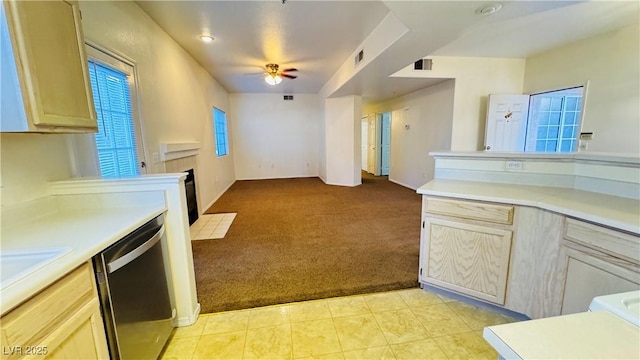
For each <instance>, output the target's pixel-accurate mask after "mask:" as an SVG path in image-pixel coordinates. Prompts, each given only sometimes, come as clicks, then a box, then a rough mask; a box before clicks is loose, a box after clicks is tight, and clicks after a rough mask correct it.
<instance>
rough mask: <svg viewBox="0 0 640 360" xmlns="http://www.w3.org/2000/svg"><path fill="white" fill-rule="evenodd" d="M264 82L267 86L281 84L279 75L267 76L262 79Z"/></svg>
mask: <svg viewBox="0 0 640 360" xmlns="http://www.w3.org/2000/svg"><path fill="white" fill-rule="evenodd" d="M264 81H265V82H266V83H267V84H269V85H278V84H280V83H281V82H282V78H281V77H280V75H271V74H267V76H265V77H264Z"/></svg>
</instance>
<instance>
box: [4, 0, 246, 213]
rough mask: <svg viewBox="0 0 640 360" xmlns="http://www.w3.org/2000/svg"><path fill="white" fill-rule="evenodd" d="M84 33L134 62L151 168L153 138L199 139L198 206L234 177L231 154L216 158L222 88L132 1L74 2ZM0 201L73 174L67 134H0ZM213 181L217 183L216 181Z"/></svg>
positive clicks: (39, 190) (35, 194) (153, 168)
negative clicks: (215, 120) (215, 116)
mask: <svg viewBox="0 0 640 360" xmlns="http://www.w3.org/2000/svg"><path fill="white" fill-rule="evenodd" d="M80 7H81V10H82V15H83V27H84V33H85V37H86V38H87V39H88V40H90V41H92V42H94V43H96V44H98V45H100V46H102V47H105V48H107V49H109V50H112V51H115V52H117V53H120V54H123V55H124V56H126V57H128V58H130V59H132V60H134V61H135V63H136V67H137V71H138V83H139V88H138V92H139V105H140V113H141V117H142V121H143V123H144V141H145V147H146V151H147V155H148V156H147V163H149V164H150V167H149V169H150V172H154V173H158V172H164V164H163V163H157V164H152V157H151V155H152V153H154V152H158V147H159V145H158V144H159V143H160V142H170V141H198V142H200V144H201V146H202V147H201V149H200V153H199V155H198V156H197V164H198V165H197V166H198V172H199V174H200V176H199V178H198V182H199V184H198V185H199V187H198V188H199V190H200V193H199V194H198V195H199V198H200V199H199V201H200V206H202V207H204V206H205V205H206V204H208V203H210V202H211V201H212V200H213V199H214V198H215V197H216V196H218V195H219V194H221V193H222V191H223V190H224V189H226V188H227V187H228V186H230V185H231V184H232V183H233V181H235V174H234V168H233V167H234V165H233V156H232V155H231V156H227V157H223V158H216V156H215V150H214V146H213V135H212V134H213V129H212V127H213V126H212V115H211V108H212V107H213V106H216V107H218V108H220V109H222V110H225V111H227V110H228V108H229V103H228V93H227V91H226V90H225V89H224V88H223V87H222V86H220V84H219V83H217V82H216V81H215V79H213V78H212V77H211V76H210V75H209V74H208V73H207V72H206V71H204V69H203V68H202V67H201V66H200V65H198V64H197V63H196V62H195V60H193V58H191V56H189V55H188V54H187V53H186V52H185V51H184V50H183V49H182V48H181V47H180V46H178V45H177V43H176V42H175V41H174V40H173V39H171V38H170V37H169V36H168V35H167V34H166V33H165V32H164V31H163V30H162V29H161V28H160V27H159V26H158V25H157V24H155V23H154V22H153V21H152V20H151V19H150V18H149V17H148V16H147V15H146V14H145V13H144V12H143V11H142V10H141V9H140V8H139V7H138V6H137V5H136V4H135V3H133V2H128V1H127V2H103V1H99V2H81V3H80ZM0 136H1V142H2V145H1V146H2V199H1V203H2V205H3V206H4V205H8V204H13V203H17V202H22V201H27V200H31V199H36V198H39V197H43V196H46V194H47V193H46V189H45V187H46V183H47V182H48V181H53V180H60V179H64V178H69V177H72V176H74V175H75V173H74V169H73V165H72V164H73V162H72V161H71V156H70V155H69V152H68V150H67V141H66V137H67V135H46V136H43V135H37V134H2V135H0ZM216 178H217V179H218V181H217V182H216V181H215V179H216Z"/></svg>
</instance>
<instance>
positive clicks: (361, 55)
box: [355, 49, 364, 65]
mask: <svg viewBox="0 0 640 360" xmlns="http://www.w3.org/2000/svg"><path fill="white" fill-rule="evenodd" d="M362 59H364V49H363V50H360V52H359V53H358V54H357V55H356V58H355V64H356V65H358V64H359V63H360V61H362Z"/></svg>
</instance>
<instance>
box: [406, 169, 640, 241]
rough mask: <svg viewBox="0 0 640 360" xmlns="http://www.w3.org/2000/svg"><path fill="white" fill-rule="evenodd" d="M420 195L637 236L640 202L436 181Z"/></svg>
mask: <svg viewBox="0 0 640 360" xmlns="http://www.w3.org/2000/svg"><path fill="white" fill-rule="evenodd" d="M417 192H418V193H419V194H423V195H434V196H445V197H452V198H459V199H469V200H478V201H489V202H498V203H508V204H514V205H523V206H533V207H538V208H541V209H545V210H549V211H553V212H557V213H560V214H564V215H567V216H571V217H576V218H579V219H583V220H586V221H590V222H594V223H598V224H601V225H605V226H609V227H613V228H616V229H620V230H624V231H628V232H632V233H635V234H640V201H638V200H633V199H628V198H623V197H617V196H611V195H604V194H598V193H593V192H588V191H582V190H575V189H567V188H555V187H544V186H531V185H513V184H498V183H486V182H479V181H461V180H443V179H437V180H432V181H430V182H428V183H427V184H425V185H423V186H421V187H419V188H418V190H417Z"/></svg>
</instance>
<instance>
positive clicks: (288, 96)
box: [282, 95, 293, 100]
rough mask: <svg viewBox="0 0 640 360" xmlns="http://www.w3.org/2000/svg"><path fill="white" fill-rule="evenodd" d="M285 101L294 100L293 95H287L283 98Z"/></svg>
mask: <svg viewBox="0 0 640 360" xmlns="http://www.w3.org/2000/svg"><path fill="white" fill-rule="evenodd" d="M282 98H283V99H284V100H293V95H285V96H283V97H282Z"/></svg>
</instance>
